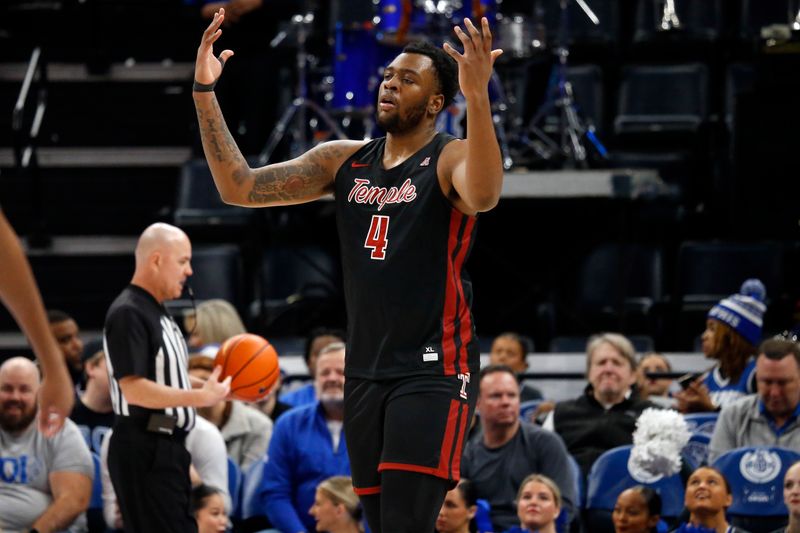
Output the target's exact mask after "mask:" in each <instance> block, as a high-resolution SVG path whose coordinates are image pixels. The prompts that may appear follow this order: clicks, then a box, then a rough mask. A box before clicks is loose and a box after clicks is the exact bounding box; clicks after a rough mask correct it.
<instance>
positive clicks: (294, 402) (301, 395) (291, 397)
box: [281, 383, 317, 407]
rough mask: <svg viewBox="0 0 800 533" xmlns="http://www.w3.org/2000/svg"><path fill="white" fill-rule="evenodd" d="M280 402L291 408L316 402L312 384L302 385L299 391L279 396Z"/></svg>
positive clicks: (315, 393) (315, 392)
mask: <svg viewBox="0 0 800 533" xmlns="http://www.w3.org/2000/svg"><path fill="white" fill-rule="evenodd" d="M281 401H282V402H283V403H288V404H289V405H291V406H292V407H302V406H304V405H309V404H312V403H314V402H315V401H317V391H316V390H315V389H314V384H313V383H309V384H307V385H303V386H302V387H300V388H299V389H295V390H293V391H291V392H287V393H286V394H281Z"/></svg>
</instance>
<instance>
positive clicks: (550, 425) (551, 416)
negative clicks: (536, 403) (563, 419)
mask: <svg viewBox="0 0 800 533" xmlns="http://www.w3.org/2000/svg"><path fill="white" fill-rule="evenodd" d="M555 413H556V410H555V409H553V410H552V411H550V412H549V413H547V418H545V419H544V424H542V428H544V429H546V430H547V431H555V430H556V421H555V419H556V417H555Z"/></svg>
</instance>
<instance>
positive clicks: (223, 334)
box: [195, 299, 247, 344]
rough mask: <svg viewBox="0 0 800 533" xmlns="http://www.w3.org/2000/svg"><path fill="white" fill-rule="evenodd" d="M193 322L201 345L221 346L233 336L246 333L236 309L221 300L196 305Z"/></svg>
mask: <svg viewBox="0 0 800 533" xmlns="http://www.w3.org/2000/svg"><path fill="white" fill-rule="evenodd" d="M195 320H196V321H197V332H198V334H199V335H200V337H201V338H202V340H203V344H222V343H223V342H225V341H226V340H228V339H229V338H231V337H233V336H234V335H239V334H240V333H246V332H247V330H246V329H245V327H244V324H243V323H242V319H241V318H240V317H239V313H238V312H237V311H236V308H235V307H233V306H232V305H231V304H230V303H228V302H227V301H225V300H221V299H214V300H206V301H205V302H201V303H200V304H198V305H197V316H196V318H195Z"/></svg>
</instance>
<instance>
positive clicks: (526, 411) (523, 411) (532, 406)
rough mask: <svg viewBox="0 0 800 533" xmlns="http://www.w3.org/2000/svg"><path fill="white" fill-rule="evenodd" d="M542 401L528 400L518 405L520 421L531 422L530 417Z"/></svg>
mask: <svg viewBox="0 0 800 533" xmlns="http://www.w3.org/2000/svg"><path fill="white" fill-rule="evenodd" d="M543 401H544V400H528V401H527V402H522V403H520V404H519V418H520V420H524V421H525V422H531V415H532V414H533V412H534V411H536V408H537V407H539V404H540V403H542V402H543Z"/></svg>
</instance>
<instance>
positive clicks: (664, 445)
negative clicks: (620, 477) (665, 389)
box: [630, 408, 690, 476]
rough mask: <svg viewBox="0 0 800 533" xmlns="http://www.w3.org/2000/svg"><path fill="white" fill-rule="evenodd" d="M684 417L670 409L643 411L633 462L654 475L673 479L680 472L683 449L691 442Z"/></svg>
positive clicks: (635, 432)
mask: <svg viewBox="0 0 800 533" xmlns="http://www.w3.org/2000/svg"><path fill="white" fill-rule="evenodd" d="M689 437H690V433H689V429H688V427H687V425H686V421H685V420H684V419H683V417H682V416H681V415H680V414H679V413H677V412H675V411H672V410H670V409H654V408H648V409H645V410H644V411H642V414H641V415H639V419H638V420H637V421H636V431H634V432H633V449H632V450H631V459H630V460H631V462H632V463H633V465H635V466H636V467H638V468H640V469H642V470H644V471H646V472H648V473H649V474H651V475H653V476H671V475H673V474H677V473H678V472H680V469H681V450H683V447H684V446H686V443H687V442H689Z"/></svg>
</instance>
